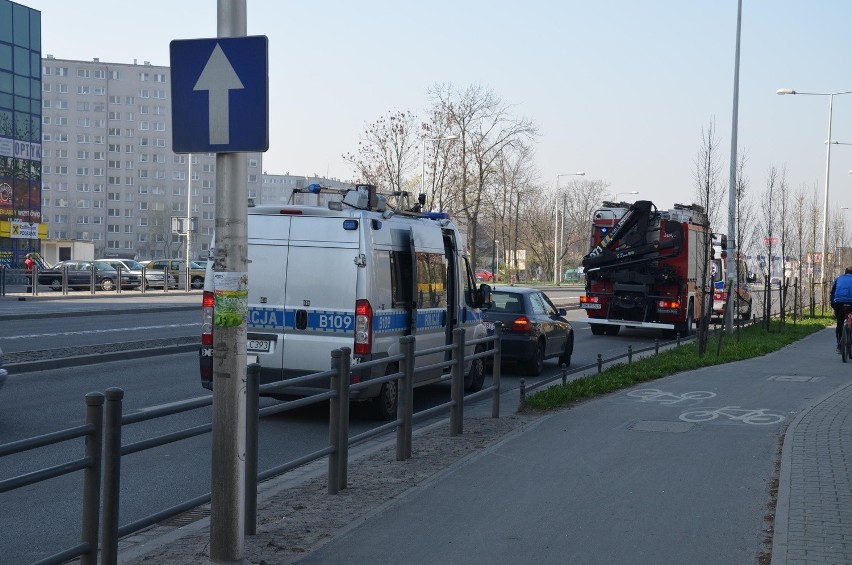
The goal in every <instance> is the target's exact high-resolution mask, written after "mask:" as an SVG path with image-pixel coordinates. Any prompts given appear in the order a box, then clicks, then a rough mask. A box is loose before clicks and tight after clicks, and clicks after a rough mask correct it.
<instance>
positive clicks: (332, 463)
mask: <svg viewBox="0 0 852 565" xmlns="http://www.w3.org/2000/svg"><path fill="white" fill-rule="evenodd" d="M340 356H341V353H340V350H339V349H335V350H334V351H332V352H331V368H332V369H337V371H335V373H334V374H333V375H332V376H331V385H330V386H331V389H332V390H333V391H334V392H335V395H334V396H333V397H332V398H331V400H329V401H328V443H329V444H330V445H331V453H329V455H328V494H337V492H338V491H339V490H340V487H339V486H338V484H337V481H338V479H339V477H340V473H339V472H338V469H339V468H340V422H339V419H340V408H339V403H340Z"/></svg>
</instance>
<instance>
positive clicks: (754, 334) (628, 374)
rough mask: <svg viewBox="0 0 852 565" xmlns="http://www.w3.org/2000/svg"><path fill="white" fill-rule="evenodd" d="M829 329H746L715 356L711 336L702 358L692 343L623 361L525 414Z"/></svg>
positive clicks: (554, 391) (547, 395)
mask: <svg viewBox="0 0 852 565" xmlns="http://www.w3.org/2000/svg"><path fill="white" fill-rule="evenodd" d="M832 325H834V319H833V318H831V317H828V316H825V317H817V318H809V319H805V320H799V321H798V322H797V323H796V325H795V326H794V325H793V324H792V323H791V322H790V321H788V322H787V323H786V325H784V326H783V327H782V326H781V325H780V323H779V322H778V321H773V322H772V324H771V326H770V330H769V331H768V332H767V331H766V330H765V329H764V328H763V327H762V326H749V327H747V328H742V329H741V330H740V341H739V342H738V341H736V336H735V335H731V336H728V335H725V336H724V337H723V339H722V348H721V351H720V353H719V355H718V356H717V355H716V347H717V342H718V336H712V337H711V338H710V340H709V342H708V346H707V352H706V353H705V354H704V355H703V356H699V355H698V344H697V343H695V342H692V343H688V344H685V345H683V346H681V347H676V348H673V349H669V350H667V351H664V352H661V353H660V354H659V355H651V356H649V357H645V358H642V359H639V360H635V361H633V363H629V364H628V363H627V362H626V361H625V362H624V363H619V364H616V365H612V366H610V367H609V368H607V369H605V370H604V371H603V372H601V373H600V374H595V375H590V376H586V377H581V378H579V379H576V380H573V381H570V382H568V383H566V384H564V385H556V386H551V387H548V388H546V389H544V390H542V391H540V392H537V393H535V394H532V395H530V396H529V397H528V398H527V401H526V405H525V410H550V409H553V408H559V407H563V406H569V405H571V404H572V403H574V402H576V401H578V400H581V399H584V398H591V397H594V396H598V395H600V394H606V393H608V392H612V391H614V390H619V389H622V388H626V387H629V386H633V385H634V384H637V383H641V382H644V381H652V380H654V379H659V378H660V377H665V376H668V375H673V374H674V373H678V372H680V371H689V370H691V369H699V368H701V367H710V366H713V365H720V364H722V363H730V362H731V361H741V360H743V359H751V358H752V357H759V356H761V355H766V354H767V353H772V352H773V351H777V350H779V349H781V348H782V347H784V346H785V345H789V344H790V343H793V342H795V341H798V340H800V339H802V338H803V337H806V336H808V335H810V334H812V333H814V332H817V331H820V330H822V329H825V328H826V327H828V326H832ZM604 339H605V338H604ZM634 359H635V358H634Z"/></svg>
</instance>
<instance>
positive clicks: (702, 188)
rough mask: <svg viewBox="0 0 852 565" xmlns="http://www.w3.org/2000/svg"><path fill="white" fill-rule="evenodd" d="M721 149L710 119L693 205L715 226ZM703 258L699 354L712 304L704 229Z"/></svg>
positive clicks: (707, 238)
mask: <svg viewBox="0 0 852 565" xmlns="http://www.w3.org/2000/svg"><path fill="white" fill-rule="evenodd" d="M721 151H722V148H721V146H720V141H719V138H718V137H717V136H716V123H715V120H714V119H712V118H711V120H710V124H709V125H708V126H707V128H706V129H702V130H701V147H700V148H699V150H698V156H697V157H696V159H695V169H694V172H693V179H694V181H695V198H696V202H695V203H696V204H698V205H699V206H701V207H703V208H704V211H705V213H706V215H707V220H708V225H709V227H712V226H714V225H716V220H717V218H718V215H719V210H720V208H721V203H722V199H723V197H724V195H725V192H724V186H723V184H722V182H721V171H722V166H721V164H720V159H721V158H722V153H721ZM702 237H703V249H704V253H703V257H696V260H698V261H700V263H699V265H698V267H699V268H698V274H699V276H700V284H699V285H698V287H699V288H698V296H699V299H700V300H701V310H700V311H701V312H702V316H701V323H700V324H698V344H699V345H698V352H699V355H703V354H704V351H705V349H706V343H707V326H708V324H709V321H710V314H711V311H712V305H710V304H709V299H710V298H711V297H712V294H711V293H710V288H711V286H712V285H711V284H710V282H711V281H710V250H711V247H712V232H711V231H710V230H709V229H708V230H706V231H705V233H704V234H703V236H702Z"/></svg>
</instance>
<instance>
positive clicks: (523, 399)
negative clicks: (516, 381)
mask: <svg viewBox="0 0 852 565" xmlns="http://www.w3.org/2000/svg"><path fill="white" fill-rule="evenodd" d="M518 392H519V393H520V401H519V402H518V404H519V406H518V411H519V412H520V411H521V410H523V409H524V407H526V405H527V381H526V379H521V383H520V386H518Z"/></svg>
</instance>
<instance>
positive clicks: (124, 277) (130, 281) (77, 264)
mask: <svg viewBox="0 0 852 565" xmlns="http://www.w3.org/2000/svg"><path fill="white" fill-rule="evenodd" d="M92 267H94V270H95V288H96V289H100V290H105V291H112V290H115V286H116V285H117V284H118V271H116V270H115V269H114V268H112V266H110V265H109V264H108V263H104V262H103V261H73V260H69V261H60V262H59V263H57V264H56V265H54V266H53V267H51V268H50V269H44V270H40V271H39V272H38V284H43V285H47V286H49V287H50V289H51V290H62V277H63V273H65V272H66V271H67V273H68V288H72V289H75V290H81V289H87V290H88V289H90V288H91V287H92ZM140 284H142V279H141V277H140V276H139V275H132V274H130V273H124V272H122V273H121V288H133V287H136V286H139V285H140Z"/></svg>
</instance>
